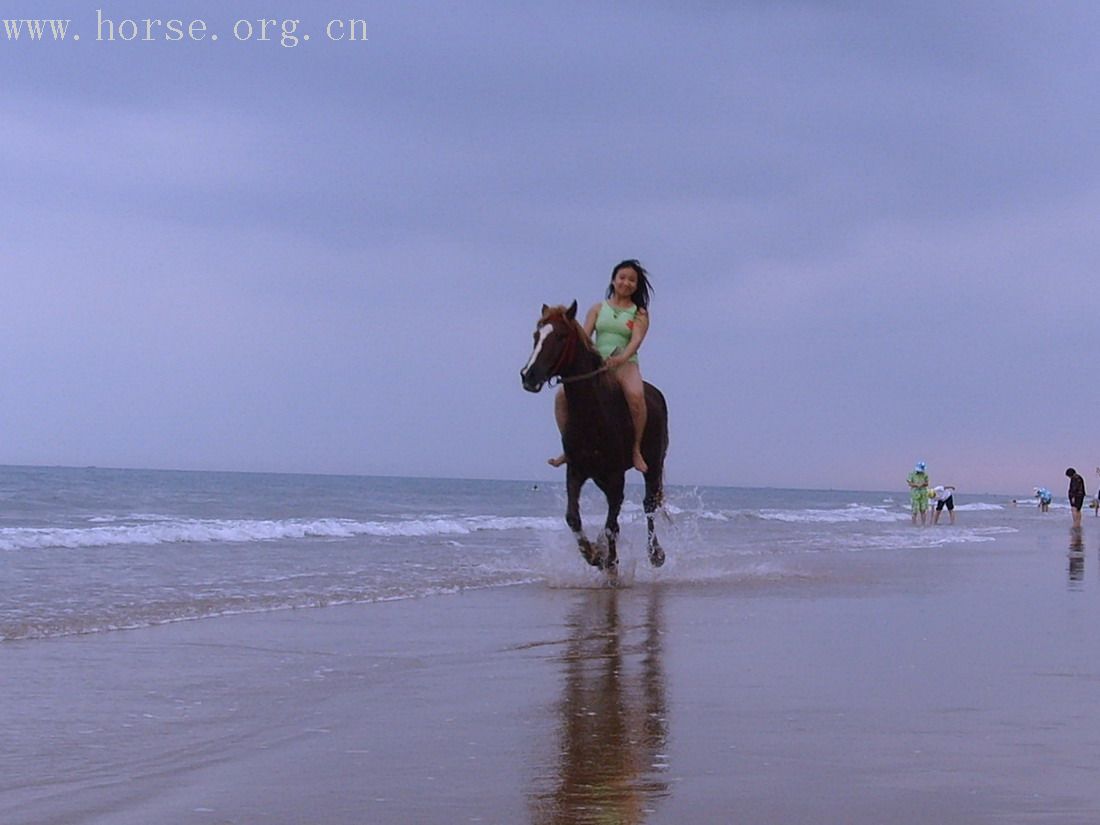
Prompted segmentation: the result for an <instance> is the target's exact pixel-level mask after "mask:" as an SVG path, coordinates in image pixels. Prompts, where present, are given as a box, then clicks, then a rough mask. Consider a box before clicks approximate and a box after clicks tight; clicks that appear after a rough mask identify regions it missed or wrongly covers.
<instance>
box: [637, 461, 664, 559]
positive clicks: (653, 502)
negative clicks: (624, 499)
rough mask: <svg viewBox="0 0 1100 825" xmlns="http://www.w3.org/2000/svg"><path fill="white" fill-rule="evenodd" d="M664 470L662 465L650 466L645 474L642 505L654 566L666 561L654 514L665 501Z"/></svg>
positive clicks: (647, 542) (648, 545) (650, 557)
mask: <svg viewBox="0 0 1100 825" xmlns="http://www.w3.org/2000/svg"><path fill="white" fill-rule="evenodd" d="M661 475H662V470H661V468H660V467H653V466H652V465H651V466H650V471H649V472H648V473H646V475H645V500H644V501H643V502H642V506H643V508H644V509H645V529H646V545H647V547H648V549H649V563H650V564H652V565H653V566H654V567H660V566H661V565H662V564H664V563H665V551H664V549H663V548H662V547H661V543H660V542H659V541H658V540H657V530H656V527H655V526H654V524H653V514H654V513H655V512H656V511H657V508H658V507H660V506H661V504H662V503H663V501H664V489H663V486H664V485H663V484H662V481H661Z"/></svg>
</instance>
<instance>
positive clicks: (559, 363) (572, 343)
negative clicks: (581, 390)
mask: <svg viewBox="0 0 1100 825" xmlns="http://www.w3.org/2000/svg"><path fill="white" fill-rule="evenodd" d="M566 323H569V322H566ZM569 327H570V329H569V340H568V341H567V342H566V344H565V347H564V348H563V349H562V351H561V355H559V356H558V359H557V360H556V361H555V362H554V366H552V367H551V368H550V370H549V373H550V376H549V377H548V378H547V379H546V383H547V384H548V385H549V386H551V387H555V386H557V385H558V384H572V383H573V382H574V381H585V380H587V379H589V378H594V377H596V376H597V375H599V374H600V373H601V372H607V369H608V367H607V364H604V365H602V366H601V367H598V368H597V369H594V370H592V371H591V372H586V373H582V374H581V375H569V376H565V375H562V374H561V371H562V370H563V369H565V368H566V367H567V366H569V365H570V364H572V363H573V359H574V358H575V357H576V354H577V339H578V336H577V330H576V324H575V323H573V324H569ZM555 378H557V379H558V380H557V383H555V382H554V379H555Z"/></svg>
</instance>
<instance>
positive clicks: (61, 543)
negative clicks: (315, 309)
mask: <svg viewBox="0 0 1100 825" xmlns="http://www.w3.org/2000/svg"><path fill="white" fill-rule="evenodd" d="M546 529H563V528H562V521H561V519H560V518H549V517H546V518H537V517H531V516H457V517H449V518H448V517H439V518H426V519H405V520H397V521H354V520H351V519H288V520H245V519H237V520H223V519H173V520H167V521H161V522H148V523H142V524H124V525H123V524H120V525H111V526H96V527H84V528H80V527H73V528H67V527H65V528H62V527H57V528H48V527H41V528H36V527H8V528H2V529H0V550H32V549H43V548H50V547H55V548H80V547H108V546H112V545H134V544H176V543H196V542H230V543H241V542H254V541H272V540H276V539H304V538H354V537H356V536H378V537H417V536H454V535H468V534H470V533H476V532H478V531H482V530H546Z"/></svg>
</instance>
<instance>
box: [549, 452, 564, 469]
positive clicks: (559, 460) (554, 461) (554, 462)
mask: <svg viewBox="0 0 1100 825" xmlns="http://www.w3.org/2000/svg"><path fill="white" fill-rule="evenodd" d="M568 460H569V459H568V458H566V457H565V453H562V454H561V455H559V456H556V457H554V458H548V459H546V463H547V464H549V465H550V466H551V467H560V466H561V465H562V464H564V463H565V462H567V461H568Z"/></svg>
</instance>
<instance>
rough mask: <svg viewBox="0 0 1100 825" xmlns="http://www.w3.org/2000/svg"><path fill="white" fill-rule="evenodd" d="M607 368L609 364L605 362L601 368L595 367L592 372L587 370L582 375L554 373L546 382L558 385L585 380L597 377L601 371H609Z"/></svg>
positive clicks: (553, 385) (554, 385)
mask: <svg viewBox="0 0 1100 825" xmlns="http://www.w3.org/2000/svg"><path fill="white" fill-rule="evenodd" d="M607 369H608V367H607V364H604V365H603V366H602V367H600V368H599V369H595V370H592V372H586V373H583V374H581V375H570V376H568V377H567V376H564V375H552V376H550V377H549V378H547V379H546V383H547V384H549V385H550V386H551V387H556V386H557V385H558V384H572V383H573V382H574V381H584V380H585V379H587V378H595V377H596V376H597V375H599V374H600V373H601V372H607ZM555 378H556V379H558V380H557V381H556V382H555V381H554V379H555Z"/></svg>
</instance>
